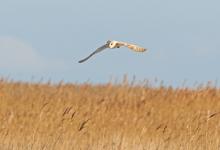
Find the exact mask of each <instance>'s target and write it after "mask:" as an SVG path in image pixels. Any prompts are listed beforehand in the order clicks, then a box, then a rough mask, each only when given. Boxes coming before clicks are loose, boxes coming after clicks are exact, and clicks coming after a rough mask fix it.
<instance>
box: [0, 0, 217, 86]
mask: <svg viewBox="0 0 220 150" xmlns="http://www.w3.org/2000/svg"><path fill="white" fill-rule="evenodd" d="M219 5H220V1H217V0H210V1H207V0H185V1H176V0H167V1H164V0H136V1H131V0H120V1H118V0H111V1H104V0H93V1H91V0H80V1H76V0H37V1H33V0H19V1H17V0H7V1H1V2H0V52H1V54H0V77H1V78H7V79H13V80H18V81H48V80H51V81H53V82H59V81H64V82H74V83H84V82H91V83H95V84H96V83H106V82H108V81H110V80H111V79H114V80H121V79H122V78H123V76H124V75H125V74H127V76H128V78H129V79H132V78H133V77H134V76H135V78H136V80H138V81H143V80H149V81H152V82H153V81H155V79H157V80H159V81H164V84H166V85H172V86H181V85H182V84H186V85H194V84H195V83H206V82H208V81H212V82H215V83H217V84H218V82H220V81H219V80H220V69H219V64H220V59H219V57H220V42H219V41H220V28H219V27H220V19H219V16H220V9H219ZM107 40H118V41H126V42H131V43H136V44H139V45H141V46H143V47H146V48H148V51H147V52H146V53H135V52H133V51H130V50H129V49H126V48H121V49H109V50H106V51H103V52H102V53H99V54H97V55H96V56H94V57H92V58H91V59H90V60H88V61H87V62H85V63H82V64H79V63H78V60H80V59H82V58H84V57H86V56H87V55H88V54H90V53H91V52H92V51H94V50H95V49H96V48H97V47H99V46H101V45H103V44H104V43H105V42H106V41H107Z"/></svg>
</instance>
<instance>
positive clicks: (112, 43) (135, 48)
mask: <svg viewBox="0 0 220 150" xmlns="http://www.w3.org/2000/svg"><path fill="white" fill-rule="evenodd" d="M121 46H125V47H128V48H129V49H131V50H133V51H135V52H144V51H146V50H147V49H145V48H143V47H140V46H138V45H134V44H130V43H126V42H119V41H110V40H108V41H107V42H106V44H105V45H103V46H101V47H99V48H97V49H96V50H95V51H94V52H93V53H91V54H90V55H89V56H88V57H86V58H84V59H82V60H80V61H79V63H82V62H85V61H86V60H88V59H89V58H90V57H92V56H93V55H95V54H96V53H99V52H101V51H103V50H104V49H106V48H111V49H113V48H120V47H121Z"/></svg>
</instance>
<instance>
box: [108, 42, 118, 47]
mask: <svg viewBox="0 0 220 150" xmlns="http://www.w3.org/2000/svg"><path fill="white" fill-rule="evenodd" d="M116 44H117V42H116V41H111V42H110V43H109V48H115V47H116Z"/></svg>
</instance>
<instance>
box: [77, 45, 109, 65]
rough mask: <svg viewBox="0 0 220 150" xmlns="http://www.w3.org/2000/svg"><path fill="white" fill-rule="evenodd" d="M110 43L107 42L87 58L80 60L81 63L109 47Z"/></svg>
mask: <svg viewBox="0 0 220 150" xmlns="http://www.w3.org/2000/svg"><path fill="white" fill-rule="evenodd" d="M108 45H109V44H108V43H107V44H105V45H103V46H101V47H99V48H98V49H96V50H95V51H94V52H93V53H91V54H90V55H89V56H88V57H86V58H84V59H82V60H80V61H79V63H82V62H84V61H86V60H88V59H89V58H90V57H92V56H93V55H95V54H96V53H99V52H101V51H103V50H104V49H106V48H108Z"/></svg>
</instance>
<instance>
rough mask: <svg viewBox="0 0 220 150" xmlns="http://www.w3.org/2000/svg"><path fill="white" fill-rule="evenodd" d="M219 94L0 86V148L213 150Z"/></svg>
mask: <svg viewBox="0 0 220 150" xmlns="http://www.w3.org/2000/svg"><path fill="white" fill-rule="evenodd" d="M219 140H220V90H219V89H217V88H213V87H200V88H197V89H187V88H179V89H173V88H171V87H166V88H165V87H162V86H161V87H157V88H153V87H149V86H146V85H131V84H129V83H125V82H124V83H122V84H111V83H108V84H104V85H91V84H62V83H60V84H51V83H47V84H43V83H38V84H34V83H21V82H9V81H5V80H1V81H0V149H1V150H4V149H22V150H25V149H28V150H29V149H34V150H39V149H57V150H60V149H76V150H78V149H82V150H84V149H85V150H86V149H88V150H90V149H91V150H101V149H110V150H116V149H117V150H122V149H123V150H144V149H146V150H164V149H171V150H174V149H182V150H197V149H201V150H204V149H213V150H215V149H220V143H219Z"/></svg>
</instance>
